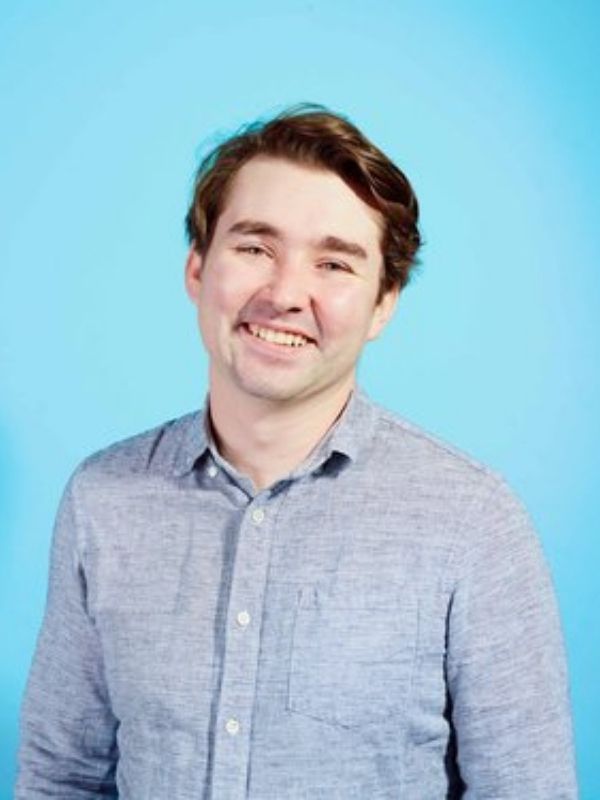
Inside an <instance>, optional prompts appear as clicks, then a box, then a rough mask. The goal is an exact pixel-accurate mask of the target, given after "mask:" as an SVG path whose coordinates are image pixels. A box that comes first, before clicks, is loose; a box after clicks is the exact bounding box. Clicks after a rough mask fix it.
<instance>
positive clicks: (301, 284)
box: [265, 259, 309, 313]
mask: <svg viewBox="0 0 600 800" xmlns="http://www.w3.org/2000/svg"><path fill="white" fill-rule="evenodd" d="M265 293H266V297H268V299H269V300H270V301H271V303H272V305H273V307H274V308H275V309H276V310H277V311H278V312H279V313H284V312H289V311H296V312H297V311H302V310H303V309H304V308H305V307H306V304H307V302H308V297H309V286H308V275H307V271H306V269H304V268H303V267H302V264H301V263H300V262H299V261H292V260H291V259H286V260H281V261H277V262H276V263H274V264H273V269H272V271H271V274H270V276H269V281H268V284H267V286H266V287H265Z"/></svg>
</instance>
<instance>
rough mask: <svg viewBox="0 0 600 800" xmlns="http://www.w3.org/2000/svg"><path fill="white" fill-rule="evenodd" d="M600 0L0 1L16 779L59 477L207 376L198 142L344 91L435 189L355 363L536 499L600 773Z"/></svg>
mask: <svg viewBox="0 0 600 800" xmlns="http://www.w3.org/2000/svg"><path fill="white" fill-rule="evenodd" d="M598 8H599V6H598V5H597V3H594V2H584V1H582V0H579V1H577V0H575V2H570V3H567V2H566V0H564V2H542V1H541V0H538V2H535V1H533V2H522V1H520V2H517V1H516V0H505V2H502V3H477V2H471V3H468V2H466V1H465V0H455V2H453V3H446V2H435V1H434V0H421V2H399V1H398V0H395V2H391V1H390V2H387V1H386V0H374V1H373V2H369V3H365V2H357V1H355V0H344V2H342V1H341V0H337V1H333V0H332V2H323V3H316V2H311V1H310V0H308V1H307V2H287V3H286V2H283V3H282V2H268V0H264V2H248V1H246V2H222V3H220V4H217V5H215V6H213V5H212V4H211V5H209V4H207V3H202V2H191V1H190V2H178V1H177V0H175V2H171V3H164V2H152V1H150V0H145V2H143V3H142V2H132V1H131V0H130V1H129V2H127V3H122V2H116V1H115V0H103V1H102V2H99V1H98V2H92V0H88V1H87V2H74V1H73V0H70V1H67V0H63V1H62V2H61V0H53V2H48V3H43V2H8V1H7V0H4V2H3V4H2V11H1V12H0V13H1V17H0V87H1V88H0V92H1V117H2V123H1V125H0V187H1V199H0V225H1V228H2V233H1V236H0V384H1V394H0V515H1V516H0V570H1V573H0V609H1V616H0V626H1V627H0V641H1V642H2V652H3V657H2V659H0V694H1V714H0V770H1V775H0V798H8V797H10V793H11V790H10V787H11V785H12V780H13V771H14V751H15V748H16V739H17V730H16V728H17V713H18V706H19V702H20V697H21V693H22V689H23V685H24V681H25V678H26V673H27V668H28V665H29V661H30V658H31V654H32V649H33V646H34V641H35V636H36V633H37V629H38V625H39V622H40V617H41V613H42V609H43V603H44V595H45V586H46V570H47V553H48V546H49V541H50V532H51V525H52V519H53V516H54V511H55V508H56V503H57V501H58V497H59V494H60V491H61V489H62V486H63V485H64V482H65V480H66V478H67V476H68V474H69V473H70V471H71V469H72V468H73V467H74V466H75V464H76V463H77V462H78V461H79V459H81V458H82V457H83V456H84V455H86V454H88V453H89V452H90V451H92V450H94V449H97V448H99V447H101V446H103V445H105V444H107V443H108V442H110V441H112V440H115V439H117V438H120V437H123V436H125V435H128V434H130V433H134V432H136V431H138V430H141V429H143V428H145V427H150V426H152V425H154V424H157V423H158V422H160V421H162V420H164V419H165V418H169V417H173V416H175V415H178V414H180V413H183V412H184V411H187V410H189V409H191V408H194V407H196V406H197V405H198V404H199V403H200V401H201V399H202V397H203V394H204V391H205V387H206V384H205V367H206V360H205V358H204V356H203V354H202V353H201V349H200V345H199V343H198V339H197V335H196V329H195V322H194V314H193V309H192V307H191V306H190V305H189V304H188V302H187V300H186V298H185V296H184V293H183V285H182V265H183V260H184V255H185V250H186V248H185V241H184V236H183V225H182V220H183V216H184V213H185V209H186V204H187V201H188V197H189V190H190V186H191V176H192V172H193V169H194V166H195V164H196V161H197V157H198V155H199V152H200V150H199V146H200V145H201V144H202V143H203V142H205V141H206V139H207V138H208V139H209V140H210V141H214V135H215V134H222V133H228V132H231V131H232V130H233V129H235V128H236V127H237V126H238V125H240V124H241V123H242V122H244V121H246V120H248V119H249V118H253V117H256V116H257V115H261V114H264V113H265V112H267V113H268V112H270V111H273V110H277V109H279V108H280V107H281V106H282V105H284V104H287V103H291V102H297V101H301V100H313V101H317V102H322V103H325V104H328V105H330V106H331V107H333V108H334V109H337V110H340V111H343V112H345V113H347V114H349V115H350V116H351V118H352V119H353V120H354V121H355V122H356V123H358V124H359V125H360V126H361V127H363V129H364V130H365V132H366V133H367V134H368V135H369V136H370V137H372V138H373V139H374V141H375V142H377V143H378V144H379V145H380V146H381V147H383V149H385V150H386V151H387V152H388V153H389V154H390V155H391V156H392V157H393V158H395V159H396V160H397V161H398V163H399V164H400V165H401V166H402V167H403V168H404V169H405V171H406V172H407V173H408V175H409V176H410V178H411V179H412V181H413V183H414V185H415V187H416V190H417V192H418V194H419V197H420V200H421V205H422V228H423V233H424V236H425V240H426V246H425V247H424V249H423V252H422V260H423V267H422V270H421V274H420V276H419V277H418V278H417V279H416V280H415V281H414V283H413V285H412V286H411V287H410V288H409V289H408V290H407V291H406V293H405V295H404V298H403V299H402V302H401V305H400V307H399V310H398V314H397V317H396V319H395V321H394V322H393V324H392V326H391V327H390V329H389V330H388V332H387V334H386V335H385V337H384V338H383V339H382V340H381V341H380V342H378V343H376V344H374V345H373V346H371V348H370V351H369V353H368V354H367V356H366V357H365V359H364V362H363V365H362V377H363V382H364V384H365V385H366V387H367V389H368V390H369V392H370V394H371V395H372V396H373V397H375V398H376V399H378V400H380V401H382V402H383V403H384V404H387V405H388V406H390V407H392V408H394V409H396V410H397V411H399V412H400V413H402V414H404V415H405V416H407V417H409V418H411V419H413V420H414V421H416V422H417V423H419V424H421V425H423V426H424V427H426V428H427V429H429V430H431V431H433V432H435V433H437V434H438V435H441V436H442V437H444V438H446V439H449V440H451V441H452V442H454V443H455V444H457V445H458V446H460V447H462V448H463V449H466V450H467V451H469V452H471V453H472V454H473V455H475V456H476V457H477V458H479V459H481V460H483V461H486V462H488V463H490V464H491V465H492V466H494V467H495V468H497V469H498V470H499V471H501V472H502V473H504V475H505V476H506V477H507V478H508V479H509V481H510V482H511V483H512V485H513V486H514V487H515V488H516V490H517V491H518V492H519V493H520V495H521V496H522V497H523V498H524V499H525V501H526V503H527V505H528V506H529V508H530V510H531V512H532V514H533V517H534V519H535V520H536V522H537V524H538V527H539V530H540V535H541V537H542V539H543V543H544V548H545V551H546V553H547V556H548V559H549V560H550V563H551V566H552V569H553V573H554V576H555V582H556V587H557V591H558V595H559V600H560V603H561V607H562V611H563V618H564V628H565V634H566V640H567V645H568V651H569V658H570V666H571V681H572V696H573V704H574V713H575V723H576V735H577V745H578V759H579V775H580V781H581V787H582V798H583V800H597V798H599V797H600V770H598V763H600V761H599V760H598V746H597V728H598V722H599V720H600V690H599V686H600V682H599V680H598V674H599V672H600V659H599V650H600V641H599V638H600V637H599V625H598V613H599V611H598V609H599V606H600V597H599V588H598V587H599V582H598V579H597V572H598V559H599V557H600V545H599V540H598V536H597V533H598V518H599V510H600V501H599V495H600V486H599V481H598V474H599V467H600V457H599V455H598V452H599V444H600V442H599V437H598V433H599V427H600V426H599V422H598V409H599V403H600V386H599V383H600V381H599V377H598V363H599V359H598V356H599V349H600V348H599V343H600V337H599V335H598V334H599V325H598V322H597V320H598V315H599V313H600V280H599V277H598V263H599V255H600V252H599V251H600V239H599V235H598V225H599V221H600V218H599V211H600V208H599V206H600V202H599V201H600V189H599V181H600V156H599V155H598V147H599V144H598V121H599V111H600V102H599V83H600V55H599V48H598V46H597V42H598V38H599V34H600V12H599V11H598Z"/></svg>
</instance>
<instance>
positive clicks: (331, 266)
mask: <svg viewBox="0 0 600 800" xmlns="http://www.w3.org/2000/svg"><path fill="white" fill-rule="evenodd" d="M321 267H322V268H323V269H325V270H327V272H351V271H352V270H351V269H350V267H349V266H348V265H347V264H343V263H342V262H340V261H325V262H323V263H322V264H321Z"/></svg>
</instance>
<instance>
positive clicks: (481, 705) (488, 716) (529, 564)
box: [446, 484, 577, 800]
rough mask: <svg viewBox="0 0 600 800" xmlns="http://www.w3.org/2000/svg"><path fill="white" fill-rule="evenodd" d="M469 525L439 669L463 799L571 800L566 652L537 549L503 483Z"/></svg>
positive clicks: (573, 795) (572, 771)
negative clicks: (444, 685)
mask: <svg viewBox="0 0 600 800" xmlns="http://www.w3.org/2000/svg"><path fill="white" fill-rule="evenodd" d="M472 522H473V524H472V526H471V529H470V533H469V535H468V537H467V546H466V548H465V551H464V554H463V557H462V559H461V560H462V564H461V569H460V570H459V578H458V582H457V584H456V588H455V592H454V595H453V598H452V602H451V610H450V615H449V629H448V645H447V662H446V666H447V679H448V687H449V693H450V698H451V704H452V723H453V726H454V729H455V734H456V745H457V758H458V765H459V769H460V773H461V777H462V779H463V782H464V783H465V786H466V788H465V793H464V795H463V797H464V800H475V799H476V800H488V799H489V800H492V798H493V799H494V800H523V798H527V800H576V798H577V786H576V778H575V768H574V753H573V741H572V729H571V717H570V706H569V696H568V695H569V691H568V681H567V671H566V661H565V653H564V647H563V641H562V633H561V627H560V621H559V616H558V610H557V605H556V599H555V595H554V591H553V587H552V582H551V579H550V575H549V572H548V568H547V565H546V562H545V560H544V557H543V554H542V552H541V547H540V543H539V540H538V538H537V536H536V534H535V532H534V530H533V528H532V525H531V523H530V520H529V518H528V516H527V514H526V512H525V511H524V509H523V508H522V506H521V505H520V503H519V502H518V501H517V500H516V499H515V498H514V496H513V495H512V494H511V493H510V491H509V490H508V489H507V488H506V486H505V485H504V484H501V485H500V486H499V487H498V488H496V489H495V491H493V492H492V494H491V496H488V498H487V499H486V500H485V501H483V502H482V503H481V504H480V506H479V508H478V511H477V513H476V514H475V515H474V517H473V521H472Z"/></svg>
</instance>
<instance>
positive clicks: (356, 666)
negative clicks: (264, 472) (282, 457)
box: [16, 394, 576, 800]
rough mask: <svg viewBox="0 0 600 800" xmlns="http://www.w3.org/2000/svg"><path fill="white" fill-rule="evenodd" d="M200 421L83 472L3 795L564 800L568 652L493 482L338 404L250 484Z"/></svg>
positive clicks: (396, 422) (352, 406) (522, 524)
mask: <svg viewBox="0 0 600 800" xmlns="http://www.w3.org/2000/svg"><path fill="white" fill-rule="evenodd" d="M206 431H207V427H206V419H205V418H204V417H203V415H202V414H200V413H195V414H191V415H188V416H186V417H183V418H181V419H178V420H176V421H174V422H171V423H168V424H166V425H163V426H161V427H160V428H158V429H155V430H153V431H150V432H148V433H145V434H142V435H140V436H137V437H135V438H133V439H129V440H127V441H125V442H121V443H118V444H116V445H114V446H112V447H110V448H108V449H107V450H104V451H103V452H101V453H99V454H96V455H95V456H92V457H91V458H90V459H88V460H86V461H85V462H84V463H83V465H82V466H81V467H80V468H79V469H78V470H77V471H76V472H75V474H74V476H73V478H72V479H71V481H70V483H69V485H68V487H67V489H66V492H65V495H64V497H63V501H62V504H61V508H60V511H59V515H58V519H57V525H56V530H55V536H54V543H53V551H52V560H51V575H50V586H49V594H48V602H47V610H46V615H45V619H44V623H43V627H42V631H41V634H40V638H39V642H38V647H37V652H36V655H35V659H34V663H33V666H32V670H31V675H30V679H29V683H28V688H27V693H26V698H25V702H24V706H23V713H22V742H21V750H20V769H19V778H18V784H17V791H16V797H17V799H18V800H35V798H42V797H44V798H46V797H60V798H63V800H66V798H69V800H70V799H71V798H92V797H120V798H123V800H242V798H252V799H253V800H296V799H297V800H300V799H301V798H302V799H304V798H311V799H312V798H322V799H323V800H335V798H340V800H352V799H353V798H357V799H358V798H360V799H361V800H384V798H385V800H388V799H389V800H391V798H406V800H442V798H469V799H472V800H475V799H476V800H485V798H489V799H490V800H491V798H494V800H572V799H573V798H575V797H576V788H575V779H574V771H573V758H572V743H571V727H570V717H569V709H568V698H567V685H566V675H565V663H564V655H563V649H562V642H561V635H560V626H559V622H558V617H557V612H556V606H555V600H554V595H553V591H552V587H551V582H550V579H549V576H548V572H547V569H546V566H545V563H544V560H543V558H542V555H541V552H540V547H539V543H538V540H537V538H536V536H535V534H534V533H533V531H532V529H531V526H530V523H529V520H528V518H527V516H526V514H525V513H524V511H523V509H522V507H521V506H520V504H519V503H518V501H517V500H515V498H514V497H513V495H512V494H511V493H510V492H509V490H508V489H507V488H506V486H505V485H504V483H503V482H502V481H501V480H500V479H499V478H498V477H497V476H495V475H494V474H493V473H491V472H490V471H489V470H487V469H486V468H484V467H482V466H481V465H479V464H477V463H475V462H473V461H471V460H470V459H468V458H467V457H465V456H464V455H462V454H460V453H458V452H457V451H455V450H454V449H452V448H451V447H449V446H447V445H445V444H443V443H441V442H439V441H437V440H435V439H433V438H432V437H430V436H428V435H426V434H425V433H423V432H422V431H421V430H419V429H417V428H415V427H413V426H411V425H409V424H408V423H406V422H404V421H402V420H400V419H398V418H396V417H394V416H392V415H391V414H389V413H388V412H386V411H383V410H382V409H380V408H378V407H376V406H375V405H373V404H372V403H370V402H369V401H368V400H367V399H366V397H365V396H364V395H361V394H355V395H354V396H353V397H352V399H351V401H350V402H349V404H348V406H347V408H346V410H345V412H344V414H343V415H342V417H341V419H340V421H339V422H338V423H337V425H336V426H335V427H334V428H333V430H332V431H331V432H330V434H329V435H328V436H327V437H326V438H325V440H324V441H323V442H322V443H321V445H320V446H319V447H318V448H317V450H316V451H315V452H314V453H313V454H312V455H311V457H310V458H309V459H308V460H307V461H306V462H305V463H304V464H302V465H301V466H300V467H299V468H298V469H297V470H295V471H294V472H293V473H291V474H290V475H289V476H288V477H286V478H285V479H284V480H280V481H278V482H277V483H275V484H274V485H272V486H270V487H269V488H267V489H265V490H263V491H260V492H257V491H255V489H254V487H253V485H252V483H251V482H250V481H249V480H248V479H247V478H246V477H244V476H243V475H240V474H238V473H237V472H236V471H235V470H234V469H233V468H232V467H231V466H230V465H229V464H228V463H226V462H225V461H224V460H223V459H222V458H221V457H220V455H219V453H218V452H217V450H216V448H215V447H214V446H213V444H212V442H211V440H210V436H209V435H207V432H206Z"/></svg>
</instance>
